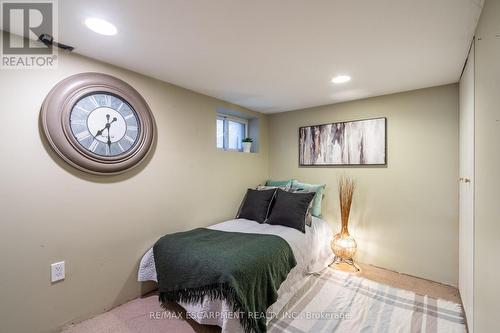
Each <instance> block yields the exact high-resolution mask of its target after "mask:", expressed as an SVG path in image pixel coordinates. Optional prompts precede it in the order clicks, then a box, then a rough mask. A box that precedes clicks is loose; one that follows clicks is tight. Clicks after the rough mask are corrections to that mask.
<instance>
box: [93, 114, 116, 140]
mask: <svg viewBox="0 0 500 333" xmlns="http://www.w3.org/2000/svg"><path fill="white" fill-rule="evenodd" d="M110 117H111V116H110V115H109V114H107V115H106V126H104V128H103V129H101V130H98V131H97V133H96V134H95V136H96V137H97V136H99V135H102V133H103V132H104V130H105V129H106V128H107V129H108V136H109V126H110V125H111V123H112V122H113V121H116V120H117V119H116V117H114V118H113V121H112V122H111V123H110V122H109V118H110Z"/></svg>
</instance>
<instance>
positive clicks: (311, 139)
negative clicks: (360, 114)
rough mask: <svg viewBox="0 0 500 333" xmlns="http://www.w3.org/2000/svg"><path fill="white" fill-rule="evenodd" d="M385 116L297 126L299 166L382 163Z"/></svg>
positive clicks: (384, 142)
mask: <svg viewBox="0 0 500 333" xmlns="http://www.w3.org/2000/svg"><path fill="white" fill-rule="evenodd" d="M386 126H387V119H386V118H375V119H366V120H356V121H347V122H340V123H331V124H324V125H315V126H305V127H300V128H299V166H349V165H386V164H387V148H386V144H387V141H386V133H387V132H386Z"/></svg>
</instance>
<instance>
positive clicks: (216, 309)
mask: <svg viewBox="0 0 500 333" xmlns="http://www.w3.org/2000/svg"><path fill="white" fill-rule="evenodd" d="M208 229H213V230H220V231H231V232H242V233H256V234H270V235H276V236H279V237H281V238H283V239H284V240H285V241H286V242H287V243H288V244H289V245H290V247H291V248H292V251H293V254H294V256H295V259H296V261H297V266H295V267H294V268H293V269H292V270H291V271H290V273H289V274H288V276H287V278H286V280H285V281H284V282H283V283H282V284H281V286H280V288H279V289H278V300H277V301H276V302H275V303H274V304H272V305H271V306H270V307H269V308H268V310H267V319H268V321H269V320H271V319H272V318H273V317H274V316H276V315H277V314H278V313H279V312H280V311H281V310H282V309H283V308H284V306H285V305H286V304H287V303H288V301H289V300H290V299H291V298H292V296H293V295H294V294H295V293H296V292H297V291H298V290H299V289H300V288H302V286H303V285H304V284H305V283H306V280H307V277H308V276H309V275H310V274H312V273H317V272H320V271H321V270H323V269H324V268H325V267H327V266H328V264H330V263H331V261H332V259H333V257H332V256H333V255H332V251H331V248H330V242H331V239H332V231H331V229H330V227H329V225H328V223H327V222H325V221H324V220H322V219H319V218H316V217H313V220H312V224H311V227H309V226H307V227H306V233H305V234H304V233H302V232H300V231H298V230H296V229H293V228H288V227H284V226H280V225H270V224H266V223H263V224H260V223H257V222H255V221H250V220H246V219H236V220H229V221H226V222H222V223H218V224H215V225H212V226H210V227H208ZM138 280H139V281H150V280H152V281H157V277H156V269H155V263H154V256H153V248H151V249H149V251H148V252H146V254H145V255H144V256H143V257H142V259H141V263H140V265H139V272H138ZM179 304H180V305H181V306H182V307H183V308H184V309H185V310H186V313H187V315H188V316H189V317H190V318H192V319H193V320H195V321H197V322H198V323H200V324H206V325H218V326H220V327H221V328H222V333H229V332H243V328H242V327H241V325H240V323H239V319H238V318H237V317H236V316H234V314H233V313H232V310H231V306H230V305H229V304H227V302H226V301H225V300H210V299H204V300H203V301H202V302H201V303H182V302H180V303H179Z"/></svg>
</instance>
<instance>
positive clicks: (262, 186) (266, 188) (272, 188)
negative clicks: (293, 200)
mask: <svg viewBox="0 0 500 333" xmlns="http://www.w3.org/2000/svg"><path fill="white" fill-rule="evenodd" d="M277 188H280V189H282V190H285V191H288V190H290V187H287V186H267V185H257V187H256V188H255V189H256V190H259V191H262V190H275V189H277Z"/></svg>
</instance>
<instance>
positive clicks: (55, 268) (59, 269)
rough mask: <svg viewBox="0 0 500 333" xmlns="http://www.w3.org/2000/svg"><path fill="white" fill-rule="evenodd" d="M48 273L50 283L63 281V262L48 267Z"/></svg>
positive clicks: (64, 273)
mask: <svg viewBox="0 0 500 333" xmlns="http://www.w3.org/2000/svg"><path fill="white" fill-rule="evenodd" d="M50 272H51V282H57V281H61V280H64V278H65V277H66V272H65V268H64V261H60V262H55V263H53V264H52V265H50Z"/></svg>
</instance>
